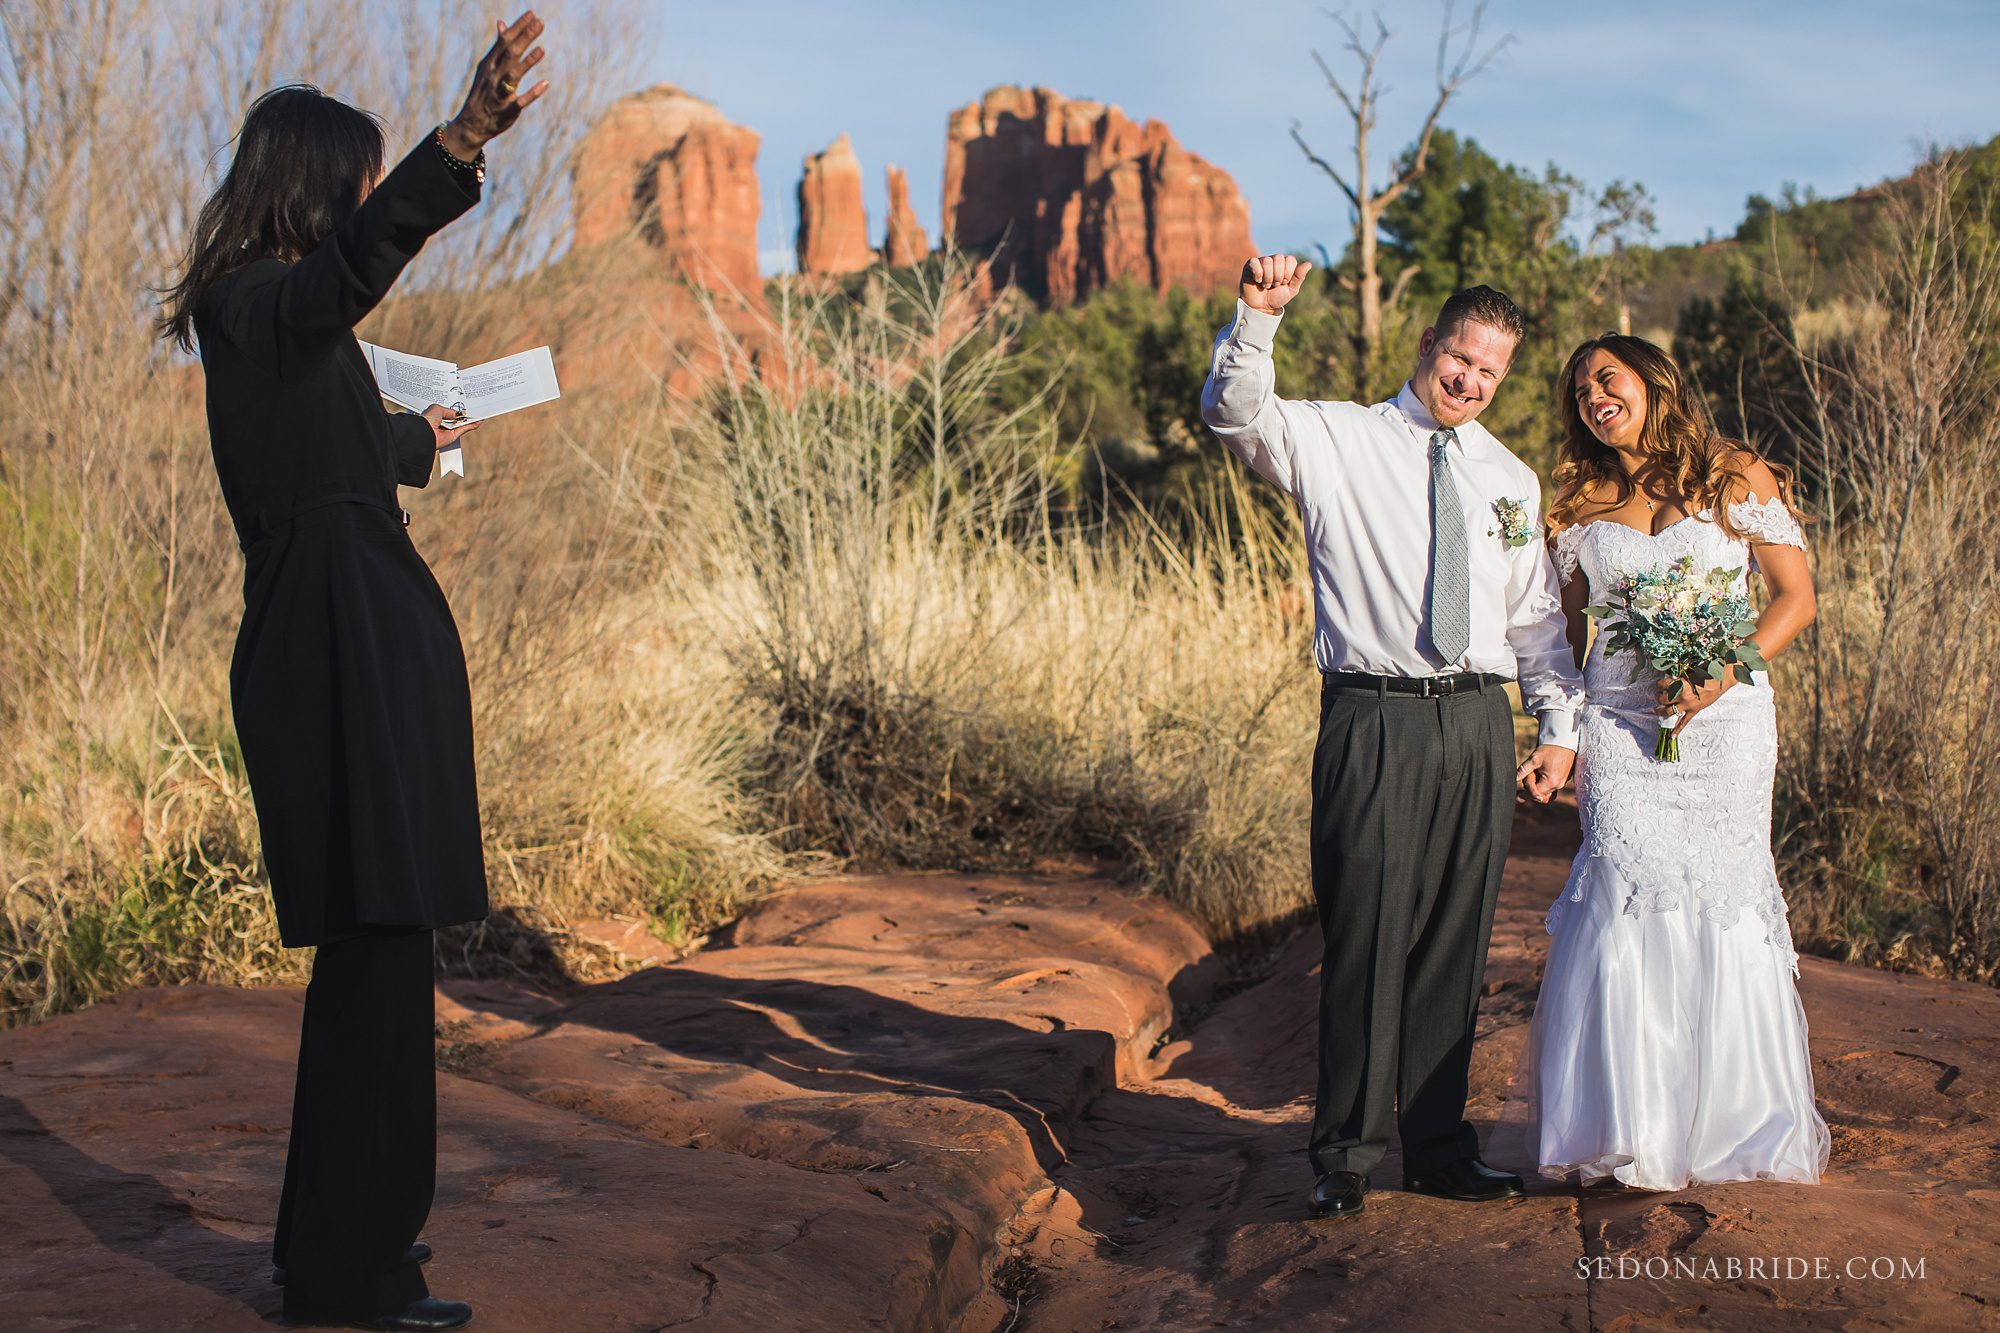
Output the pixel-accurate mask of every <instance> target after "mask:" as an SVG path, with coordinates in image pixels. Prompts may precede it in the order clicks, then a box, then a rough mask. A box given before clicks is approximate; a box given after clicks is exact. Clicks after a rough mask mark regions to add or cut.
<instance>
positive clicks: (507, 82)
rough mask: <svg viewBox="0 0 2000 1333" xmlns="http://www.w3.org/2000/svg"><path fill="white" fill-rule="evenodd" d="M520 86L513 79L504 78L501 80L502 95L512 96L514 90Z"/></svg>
mask: <svg viewBox="0 0 2000 1333" xmlns="http://www.w3.org/2000/svg"><path fill="white" fill-rule="evenodd" d="M520 86H521V85H520V84H518V83H516V82H514V80H512V79H502V80H500V95H501V96H502V97H512V96H513V95H514V90H515V89H516V88H518V87H520Z"/></svg>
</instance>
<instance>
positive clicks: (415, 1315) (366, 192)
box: [162, 13, 541, 1328]
mask: <svg viewBox="0 0 2000 1333" xmlns="http://www.w3.org/2000/svg"><path fill="white" fill-rule="evenodd" d="M540 32H541V24H540V22H539V21H538V20H537V19H535V17H534V15H533V14H532V13H529V14H526V15H523V17H522V18H521V19H519V20H517V21H516V22H515V23H514V24H512V25H503V26H502V28H501V30H500V35H499V37H498V39H497V40H496V41H495V42H494V45H493V47H492V49H491V50H490V51H489V52H488V53H487V54H486V56H485V57H484V58H483V59H482V60H481V61H480V63H479V66H478V68H477V69H476V70H475V72H474V75H473V83H472V89H471V91H470V92H469V93H468V95H467V98H466V104H465V107H464V108H463V109H462V110H461V111H460V112H459V114H458V115H457V116H456V117H455V118H454V119H453V120H451V121H449V122H446V123H445V124H443V125H440V126H439V127H438V128H437V130H436V131H435V132H434V133H432V134H430V135H427V136H425V138H424V139H423V141H422V142H420V143H419V144H418V145H417V146H416V147H415V148H414V149H413V150H412V151H411V152H410V153H409V154H408V155H407V156H406V157H404V158H403V159H402V161H401V162H400V163H398V164H397V165H396V166H395V168H394V169H393V170H391V171H389V172H388V174H387V175H386V176H381V179H380V180H379V182H377V180H376V177H377V176H380V175H381V165H382V160H383V154H382V135H381V130H380V128H379V127H378V126H377V125H376V123H375V122H374V120H373V119H372V118H371V117H369V116H367V115H366V114H365V113H363V112H360V111H357V110H355V109H354V108H352V107H350V106H347V105H345V104H344V103H342V102H339V101H338V100H336V99H334V98H331V97H327V96H325V95H324V94H322V93H320V92H319V91H318V90H317V89H314V88H309V87H303V86H293V87H286V88H279V89H276V90H273V91H272V92H269V93H266V94H265V95H264V96H263V97H261V98H259V99H258V101H257V102H256V103H255V104H254V105H253V106H252V108H251V109H250V112H249V114H248V115H247V117H246V118H245V121H244V124H243V129H242V131H241V133H240V134H239V136H238V140H237V150H236V156H235V159H234V161H233V162H232V164H231V167H230V171H229V175H228V177H227V178H226V179H225V180H224V182H223V184H222V185H221V187H220V188H219V189H218V190H217V191H216V193H215V195H214V196H213V198H211V199H210V201H209V203H208V205H207V206H206V207H205V208H204V210H203V213H202V215H201V217H200V219H199V221H198V223H197V227H196V235H195V239H194V242H193V244H192V245H191V247H190V250H189V256H188V263H187V269H186V274H185V276H184V277H183V279H182V280H181V282H180V284H179V285H178V286H177V287H175V288H174V289H173V290H172V291H171V292H170V293H169V294H168V300H167V313H166V315H165V316H164V317H163V320H162V326H163V329H164V330H165V331H166V332H167V333H169V334H170V335H172V336H174V337H175V338H177V339H178V340H179V341H181V342H182V344H183V345H187V343H188V342H189V341H190V335H192V340H193V341H196V342H198V344H199V348H200V353H201V361H202V369H203V372H204V375H205V378H206V383H207V403H208V423H209V433H210V440H211V445H212V449H213V454H214V460H215V467H216V474H217V477H218V479H219V480H220V483H221V487H222V494H223V499H224V501H225V503H226V504H227V506H228V510H229V514H230V518H231V520H232V522H233V523H234V525H235V528H236V533H237V536H238V538H239V539H240V541H241V544H242V548H243V553H244V613H243V622H242V626H241V629H240V631H239V633H238V637H237V642H236V651H235V656H234V659H233V661H232V663H231V666H230V698H231V704H232V708H233V712H234V715H235V722H236V732H237V737H238V739H239V741H240V743H241V746H242V753H243V761H244V766H245V769H246V770H247V772H248V775H249V779H250V786H251V791H252V794H253V796H254V797H255V800H256V806H257V818H258V824H259V826H260V829H261V832H262V838H263V847H264V859H265V863H266V866H267V869H268V871H269V874H270V880H271V892H272V897H273V899H274V901H275V904H276V907H277V914H278V923H279V929H280V932H281V934H282V936H283V939H284V942H285V943H286V944H287V945H290V946H293V947H303V946H317V949H318V953H317V955H316V957H315V960H314V966H313V977H312V982H311V985H310V986H309V988H308V990H307V994H306V1004H305V1017H304V1023H303V1031H302V1036H301V1041H300V1048H299V1071H298V1084H297V1091H296V1094H295V1097H294V1103H293V1111H292V1136H291V1145H290V1152H289V1156H288V1160H287V1163H286V1169H285V1180H284V1188H283V1195H282V1199H281V1202H280V1205H279V1215H278V1223H277V1231H276V1236H275V1240H274V1245H273V1258H274V1261H275V1263H276V1265H277V1267H278V1269H279V1278H280V1280H282V1281H283V1282H284V1283H285V1284H286V1290H285V1313H286V1316H287V1317H288V1318H292V1319H301V1320H309V1321H312V1322H323V1323H354V1324H359V1325H362V1326H366V1327H389V1328H449V1327H455V1326H457V1325H458V1324H462V1323H464V1322H466V1321H467V1320H468V1319H470V1317H471V1310H470V1308H469V1307H467V1306H465V1305H463V1304H462V1303H459V1302H450V1301H439V1300H435V1299H432V1298H430V1297H429V1295H428V1289H427V1287H426V1284H425V1282H424V1278H423V1275H422V1273H421V1271H420V1269H419V1264H420V1263H421V1262H422V1261H423V1260H425V1259H427V1258H428V1257H429V1251H428V1248H427V1247H424V1246H422V1245H420V1244H418V1243H417V1235H418V1232H419V1231H420V1230H421V1228H422V1226H423V1223H424V1220H425V1218H426V1216H427V1215H428V1213H429V1210H430V1204H431V1196H432V1189H433V1181H434V1176H435V1160H436V1092H435V1082H436V1075H435V1072H434V1067H433V1056H432V1028H433V1022H434V1019H433V1000H432V962H431V931H432V930H433V929H434V928H436V927H440V926H448V925H453V924H457V923H461V922H467V921H476V920H478V919H480V918H481V917H483V916H485V914H486V910H487V899H486V875H485V867H484V863H483V859H482V854H481V847H480V831H479V809H478V798H477V793H476V784H475V780H474V772H473V746H472V704H471V696H470V692H469V689H468V684H467V679H466V669H465V658H464V654H463V651H462V649H461V647H460V643H459V637H458V630H457V626H456V625H455V623H454V622H453V619H452V614H451V608H450V607H449V606H448V605H447V604H446V601H445V597H444V594H443V593H442V591H440V589H439V588H438V585H437V582H436V580H435V579H434V578H433V577H432V576H431V572H430V569H429V567H428V566H427V565H426V564H425V563H424V560H423V558H422V557H421V556H420V555H419V554H418V553H417V550H416V547H415V546H414V545H413V544H412V543H411V540H410V535H409V531H408V526H407V525H408V515H407V514H406V513H405V511H404V510H403V509H402V508H401V507H400V506H399V505H398V503H397V491H396V487H397V486H398V485H399V484H401V485H409V486H422V485H424V484H425V483H426V482H427V481H428V480H429V478H430V475H431V471H432V467H433V464H434V462H435V458H436V453H437V450H438V449H439V447H440V446H441V445H442V444H443V443H445V442H447V441H451V440H453V439H455V438H457V437H458V436H459V435H461V434H462V433H463V432H462V429H455V428H454V427H453V426H451V425H450V424H449V419H448V414H447V412H446V410H445V409H443V408H433V409H432V410H431V411H430V412H427V413H425V414H423V415H417V414H398V415H391V414H390V413H388V412H387V411H385V409H384V407H383V404H382V399H381V396H380V393H379V391H378V389H377V386H376V384H375V381H374V379H373V377H372V376H371V375H370V373H369V370H368V366H367V362H366V360H365V358H364V357H363V355H362V352H361V350H360V348H359V346H358V345H357V344H356V342H355V339H354V332H353V330H354V326H355V324H356V323H357V322H359V321H360V320H361V319H362V318H363V317H364V316H366V315H367V314H368V313H369V311H371V310H373V309H374V308H375V306H376V305H377V304H378V303H380V301H381V300H382V299H383V297H384V296H385V295H386V294H387V293H388V291H389V289H390V287H391V285H392V284H393V283H394V282H395V281H396V279H397V277H398V276H399V275H400V274H401V273H402V272H403V270H404V268H405V267H406V266H407V265H408V264H409V263H410V261H411V260H412V259H413V258H414V257H415V256H416V254H417V252H418V251H419V250H420V249H421V248H422V246H423V244H424V242H425V240H426V239H427V238H428V237H430V236H431V235H432V234H434V233H435V232H437V231H438V230H439V229H441V228H443V227H444V226H446V225H447V224H448V223H450V222H451V221H452V220H453V219H455V218H457V217H459V216H460V215H461V214H463V213H465V212H466V211H467V210H468V209H470V208H471V207H472V206H473V205H474V204H475V203H477V202H478V200H479V197H480V191H481V186H482V184H483V181H484V179H485V156H484V153H483V151H482V146H483V145H484V144H485V142H486V141H488V140H489V139H491V138H493V137H494V136H495V135H497V134H499V133H502V132H504V131H505V130H506V129H507V128H508V127H510V126H511V125H512V124H513V123H514V121H515V119H516V118H518V116H519V115H520V113H521V111H522V109H523V108H525V107H526V106H527V105H528V104H529V103H530V102H532V101H533V100H534V99H535V97H537V96H538V95H539V94H540V91H541V86H540V85H538V86H537V87H536V88H534V89H531V90H529V91H527V92H525V93H518V92H517V89H518V87H519V83H520V79H521V77H522V75H523V74H524V73H525V72H526V71H527V69H529V68H530V67H531V66H533V65H534V64H535V63H536V62H537V61H538V60H539V59H540V56H541V51H540V48H538V47H533V43H534V41H535V38H536V37H537V36H538V35H539V34H540ZM531 48H533V49H531ZM371 187H372V188H371Z"/></svg>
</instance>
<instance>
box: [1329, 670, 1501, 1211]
mask: <svg viewBox="0 0 2000 1333" xmlns="http://www.w3.org/2000/svg"><path fill="white" fill-rule="evenodd" d="M1514 768H1515V764H1514V739H1513V722H1512V709H1511V707H1510V705H1509V703H1508V701H1507V696H1506V694H1505V693H1503V692H1502V689H1501V687H1500V686H1499V685H1489V686H1486V687H1483V688H1481V689H1475V690H1467V691H1464V692H1462V693H1459V694H1453V695H1447V696H1444V697H1442V698H1433V699H1425V698H1418V697H1416V696H1414V695H1406V694H1397V693H1392V692H1388V691H1386V690H1382V689H1379V688H1367V687H1363V688H1356V687H1353V686H1341V685H1336V684H1334V683H1333V681H1332V679H1331V678H1329V679H1328V682H1327V684H1326V686H1325V688H1324V689H1323V690H1322V692H1321V697H1320V723H1319V743H1318V745H1317V746H1316V747H1315V749H1314V752H1313V774H1312V796H1313V802H1312V805H1313V808H1312V873H1313V896H1314V898H1315V899H1316V900H1317V901H1318V905H1319V920H1320V930H1321V933H1322V935H1323V936H1324V939H1325V945H1326V954H1325V961H1324V963H1323V965H1322V967H1321V970H1320V1013H1319V1043H1320V1045H1319V1087H1318V1092H1317V1099H1316V1104H1315V1109H1314V1114H1313V1126H1312V1141H1311V1145H1310V1149H1309V1151H1310V1154H1311V1157H1312V1164H1313V1168H1314V1170H1315V1172H1316V1173H1320V1174H1324V1173H1325V1172H1328V1171H1356V1172H1359V1173H1361V1174H1362V1175H1364V1176H1365V1175H1366V1174H1367V1173H1368V1171H1369V1170H1370V1169H1371V1168H1372V1167H1374V1166H1375V1164H1376V1163H1377V1162H1379V1161H1381V1160H1382V1157H1383V1154H1384V1153H1386V1152H1387V1151H1388V1148H1389V1127H1390V1125H1391V1123H1394V1124H1395V1126H1396V1129H1397V1132H1398V1136H1399V1137H1400V1139H1401V1141H1402V1145H1403V1170H1404V1171H1405V1173H1416V1172H1421V1171H1428V1170H1432V1169H1434V1168H1436V1167H1438V1166H1441V1165H1443V1164H1444V1163H1447V1162H1450V1161H1453V1160H1455V1159H1458V1158H1464V1157H1471V1156H1474V1155H1476V1154H1477V1152H1478V1150H1479V1140H1478V1137H1477V1136H1476V1135H1475V1133H1474V1132H1473V1129H1472V1126H1471V1125H1470V1124H1468V1123H1467V1122H1466V1120H1465V1118H1464V1117H1465V1101H1466V1092H1467V1089H1466V1084H1467V1078H1468V1073H1469V1069H1470V1066H1471V1061H1472V1034H1473V1027H1474V1024H1475V1022H1476V1021H1477V1018H1478V1011H1479V991H1480V983H1481V978H1482V974H1483V973H1484V971H1485V967H1486V946H1487V942H1488V940H1489V939H1490V938H1491V935H1492V930H1493V908H1494V903H1495V901H1496V899H1497V897H1498V894H1499V889H1500V870H1501V867H1502V865H1503V864H1504V863H1505V862H1506V860H1507V844H1508V840H1509V839H1510V837H1511V836H1512V834H1513V827H1514Z"/></svg>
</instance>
